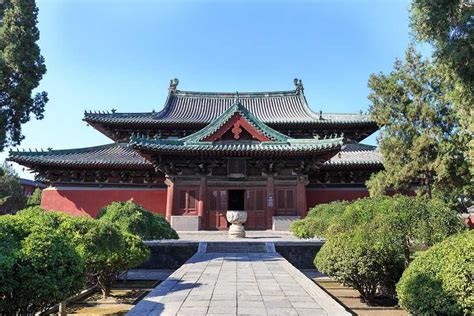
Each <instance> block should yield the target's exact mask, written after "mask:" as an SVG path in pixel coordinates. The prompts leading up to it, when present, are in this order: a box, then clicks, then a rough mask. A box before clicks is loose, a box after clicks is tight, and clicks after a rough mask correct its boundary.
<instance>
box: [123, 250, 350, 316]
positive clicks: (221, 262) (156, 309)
mask: <svg viewBox="0 0 474 316" xmlns="http://www.w3.org/2000/svg"><path fill="white" fill-rule="evenodd" d="M266 248H267V251H268V252H265V253H207V252H206V243H200V245H199V251H198V252H197V253H196V254H195V255H194V256H193V257H191V258H190V259H189V260H188V261H187V263H185V264H184V265H183V266H181V267H180V268H179V269H178V270H176V271H175V272H174V273H173V274H172V275H170V277H168V278H167V279H166V280H165V281H163V282H162V283H161V284H160V285H158V286H157V287H156V288H155V289H154V290H153V291H152V292H150V293H149V295H148V296H147V297H145V298H144V299H143V300H142V301H141V302H140V303H138V304H137V305H136V306H135V307H134V308H133V309H132V310H131V311H130V312H129V313H128V315H214V314H216V315H311V316H317V315H350V314H349V313H348V312H346V311H345V309H344V308H343V307H342V306H341V305H339V304H338V303H337V302H336V301H335V300H334V299H332V298H331V297H330V296H329V295H328V294H326V292H324V291H323V290H322V289H320V288H319V287H318V286H317V285H316V284H314V283H313V282H312V281H311V280H310V279H308V278H307V277H306V276H304V275H303V274H302V273H301V272H300V271H298V270H297V269H296V268H295V267H293V266H292V265H291V264H290V263H288V261H286V260H285V259H284V258H283V257H281V256H280V255H279V254H278V253H276V252H275V251H274V246H273V244H272V243H266Z"/></svg>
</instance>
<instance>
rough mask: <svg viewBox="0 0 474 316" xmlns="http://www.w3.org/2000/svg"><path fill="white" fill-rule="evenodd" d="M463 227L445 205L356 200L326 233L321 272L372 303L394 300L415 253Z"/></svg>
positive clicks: (422, 201)
mask: <svg viewBox="0 0 474 316" xmlns="http://www.w3.org/2000/svg"><path fill="white" fill-rule="evenodd" d="M463 228H464V226H463V225H462V222H461V220H460V219H459V217H458V216H457V214H456V212H455V211H452V210H450V209H449V208H448V207H446V206H445V205H444V204H443V203H442V202H440V201H437V200H428V199H425V198H421V197H407V196H400V195H399V196H395V197H377V198H365V199H361V200H357V201H355V202H353V203H351V204H349V205H347V207H346V208H345V210H344V212H343V214H342V215H341V216H339V217H338V219H337V220H333V221H332V223H331V225H330V226H329V227H328V228H327V231H326V234H327V236H328V241H327V242H326V243H325V245H324V246H323V247H322V249H321V250H320V251H319V252H318V254H317V255H316V258H315V265H316V267H317V268H318V269H319V270H320V271H321V272H323V273H326V274H328V275H330V276H333V277H334V278H335V279H336V280H338V281H340V282H341V283H344V284H347V285H349V286H352V287H354V288H356V289H357V290H359V292H360V293H361V296H362V298H363V299H364V300H365V301H366V302H368V303H371V302H372V301H373V300H374V298H375V296H376V295H379V294H381V295H384V296H390V297H392V298H394V297H395V284H396V283H397V282H398V280H399V278H400V277H401V274H402V272H403V270H404V268H406V267H407V266H408V264H409V263H410V261H411V255H412V250H413V249H419V248H423V247H429V246H431V245H433V244H434V243H436V242H438V241H441V240H443V239H444V238H446V237H447V236H449V235H451V234H454V233H456V232H459V231H460V230H462V229H463Z"/></svg>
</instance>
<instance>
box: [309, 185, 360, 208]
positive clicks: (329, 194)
mask: <svg viewBox="0 0 474 316" xmlns="http://www.w3.org/2000/svg"><path fill="white" fill-rule="evenodd" d="M367 196H369V191H367V189H366V188H341V189H332V188H331V189H325V188H317V189H306V204H307V205H308V208H309V209H311V208H312V207H314V206H315V205H316V204H323V203H329V202H332V201H337V200H340V201H342V200H345V201H352V200H356V199H359V198H364V197H367Z"/></svg>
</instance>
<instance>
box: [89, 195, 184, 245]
mask: <svg viewBox="0 0 474 316" xmlns="http://www.w3.org/2000/svg"><path fill="white" fill-rule="evenodd" d="M98 218H99V220H100V221H106V222H111V223H115V224H117V225H118V226H120V227H121V228H122V229H125V230H126V231H128V232H130V233H132V234H135V235H137V236H139V237H141V238H142V239H144V240H156V239H178V238H179V237H178V234H177V233H176V231H175V230H174V229H173V228H172V227H171V226H170V224H169V223H168V222H167V221H166V219H165V218H164V217H163V216H161V215H157V214H153V213H151V212H148V211H147V210H145V209H144V208H143V207H142V206H141V205H138V204H136V203H134V202H133V201H132V200H130V201H127V202H113V203H111V204H109V205H108V206H106V207H104V208H103V209H101V210H100V212H99V215H98Z"/></svg>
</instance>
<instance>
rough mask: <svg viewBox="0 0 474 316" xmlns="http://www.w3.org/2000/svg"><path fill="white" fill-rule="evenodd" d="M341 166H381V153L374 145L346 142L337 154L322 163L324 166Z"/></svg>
mask: <svg viewBox="0 0 474 316" xmlns="http://www.w3.org/2000/svg"><path fill="white" fill-rule="evenodd" d="M341 166H379V167H382V166H383V165H382V154H381V153H380V151H379V150H378V148H377V147H375V146H370V145H365V144H360V143H354V144H346V145H344V146H343V147H342V149H341V151H340V152H339V153H338V154H337V155H335V156H334V157H332V158H331V159H329V160H328V161H326V162H325V164H324V167H341Z"/></svg>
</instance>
